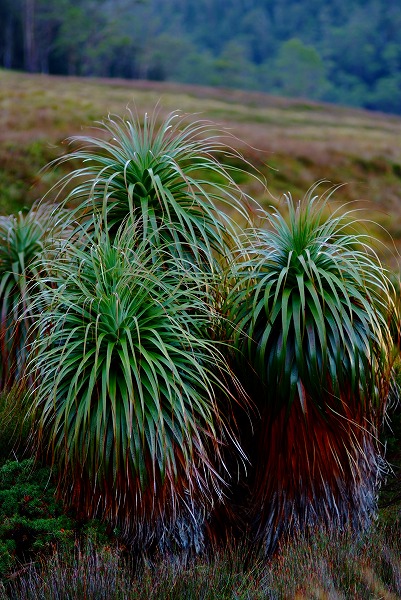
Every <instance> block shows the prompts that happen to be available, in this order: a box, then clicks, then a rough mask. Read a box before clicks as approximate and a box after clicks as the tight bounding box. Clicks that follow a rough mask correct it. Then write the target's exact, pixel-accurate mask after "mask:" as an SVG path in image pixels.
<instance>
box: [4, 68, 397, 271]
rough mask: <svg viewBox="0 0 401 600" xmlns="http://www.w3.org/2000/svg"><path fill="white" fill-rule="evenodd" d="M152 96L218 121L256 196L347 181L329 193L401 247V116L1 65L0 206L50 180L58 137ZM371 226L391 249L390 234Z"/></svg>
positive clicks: (17, 204)
mask: <svg viewBox="0 0 401 600" xmlns="http://www.w3.org/2000/svg"><path fill="white" fill-rule="evenodd" d="M157 103H159V104H160V110H161V114H165V113H167V112H170V111H171V110H182V111H184V112H188V113H198V115H199V116H200V117H201V118H205V119H210V120H212V121H213V122H215V123H216V125H217V126H218V127H223V128H226V129H227V130H228V134H229V135H228V137H227V143H228V144H230V145H232V146H236V147H237V148H239V149H240V150H241V151H242V153H243V154H244V156H245V158H246V159H247V160H249V161H250V163H251V164H253V165H254V166H255V167H257V169H258V170H259V171H260V172H261V174H262V175H263V177H264V178H265V180H266V184H267V189H264V188H263V186H262V185H260V184H258V182H257V181H255V179H253V178H251V177H249V179H248V178H246V177H245V178H243V180H242V181H241V182H240V183H241V185H242V186H243V187H244V188H245V189H246V191H248V192H249V193H251V194H252V195H253V196H254V197H256V198H257V199H258V200H259V201H260V202H261V203H262V204H264V205H268V204H277V203H278V202H280V198H281V197H282V195H283V194H284V193H286V192H288V191H289V192H291V193H292V194H293V196H294V197H295V198H300V197H302V196H303V195H304V194H305V193H306V191H307V190H308V188H310V186H312V185H313V184H314V183H315V182H317V181H319V180H326V182H327V183H325V184H324V185H323V186H322V187H321V191H322V192H323V190H324V189H327V188H328V187H330V184H346V185H345V186H344V187H342V188H341V189H340V190H339V191H337V192H336V194H335V199H336V200H337V201H339V202H340V203H344V202H349V201H358V206H359V207H360V208H361V209H362V213H361V217H368V218H369V219H374V220H375V221H377V222H379V223H380V224H381V225H382V226H384V227H385V228H386V229H387V230H388V231H389V232H390V234H391V236H392V238H393V239H394V242H395V244H396V246H397V248H398V249H400V248H401V202H400V189H401V158H400V152H399V140H400V134H401V118H397V117H394V116H388V115H380V114H377V113H369V112H367V111H361V110H350V109H344V108H341V107H338V106H331V105H323V104H312V103H307V102H303V101H294V100H284V99H282V98H274V97H271V96H267V95H264V94H259V93H247V92H235V91H232V90H221V89H212V88H198V87H195V86H182V85H175V84H160V83H150V82H132V81H123V80H99V79H78V78H76V79H75V78H72V79H71V78H63V77H48V76H43V75H28V74H22V73H15V72H10V71H0V212H1V213H9V212H15V211H17V210H19V209H21V208H22V207H24V206H29V205H30V204H31V203H32V202H33V201H34V200H35V199H36V198H39V197H41V196H42V195H43V194H44V193H45V192H46V191H47V190H48V189H49V187H50V185H51V183H52V182H53V181H54V180H55V177H57V176H58V175H59V173H58V174H57V173H52V172H49V171H46V170H45V171H41V169H42V168H43V167H44V166H45V165H46V164H47V163H48V162H49V161H50V160H52V159H53V158H55V157H56V156H59V155H60V154H62V153H64V152H65V151H66V144H65V143H63V141H64V140H65V138H67V137H68V136H71V135H74V134H78V133H80V131H81V129H82V127H85V126H89V125H92V124H93V123H94V121H96V120H99V119H102V118H103V117H104V116H106V115H107V114H108V113H118V114H123V113H124V111H125V109H126V106H127V105H128V106H130V107H131V108H132V109H134V110H135V109H136V110H137V111H138V112H139V113H140V114H142V113H144V112H145V111H148V112H150V111H152V110H153V109H154V107H155V105H156V104H157ZM376 234H377V235H379V236H381V237H383V240H384V241H385V244H386V249H385V250H383V252H384V254H387V255H388V257H389V258H390V251H387V247H388V248H389V247H390V246H392V243H391V240H390V238H389V237H388V236H386V235H385V234H384V233H380V229H377V230H376ZM394 260H395V259H394V258H391V261H392V262H394Z"/></svg>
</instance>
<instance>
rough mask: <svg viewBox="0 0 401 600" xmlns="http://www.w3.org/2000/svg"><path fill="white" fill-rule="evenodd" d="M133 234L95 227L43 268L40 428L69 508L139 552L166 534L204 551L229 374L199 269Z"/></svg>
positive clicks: (37, 360) (221, 486)
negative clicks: (99, 519) (212, 338)
mask: <svg viewBox="0 0 401 600" xmlns="http://www.w3.org/2000/svg"><path fill="white" fill-rule="evenodd" d="M136 235H137V232H136V231H135V230H133V228H132V226H128V227H127V228H123V229H122V230H119V232H117V234H116V236H115V238H114V240H113V241H111V240H110V238H109V236H108V235H107V234H99V238H98V239H97V240H93V242H92V245H90V246H88V245H85V247H84V249H82V248H79V247H78V246H77V245H74V244H70V245H69V246H66V247H65V248H64V252H63V255H62V256H60V257H58V259H56V260H54V259H53V260H52V261H51V263H50V264H49V265H48V271H49V273H50V274H51V275H50V276H49V279H48V284H49V285H48V289H47V292H43V293H42V295H41V296H40V297H39V299H38V305H37V308H38V311H39V312H40V317H39V324H38V332H37V333H38V334H37V336H36V341H35V342H34V345H33V354H32V356H33V362H32V365H31V367H32V368H33V369H34V370H35V373H36V380H37V387H36V389H35V407H36V415H37V425H36V426H37V428H38V435H39V438H40V440H41V441H42V442H43V445H44V448H46V447H47V450H45V452H47V454H48V457H49V459H50V461H51V462H53V463H56V464H57V466H58V472H59V478H60V480H59V488H60V491H61V492H62V494H63V497H64V499H68V500H69V502H70V504H72V505H75V506H76V507H79V508H80V509H81V510H84V511H85V513H86V514H88V515H92V516H93V515H100V516H106V517H107V519H108V520H109V521H110V522H112V523H115V524H116V525H118V526H120V527H121V528H122V530H123V532H124V534H125V537H126V538H127V539H132V540H134V541H135V543H137V544H140V547H141V548H142V549H145V548H146V547H149V544H151V543H152V542H153V541H155V542H156V543H158V542H160V540H162V538H163V539H165V540H167V542H166V543H172V540H175V542H176V543H177V544H178V546H179V547H181V548H186V547H191V548H192V549H194V548H195V549H199V548H201V547H202V545H203V536H204V521H205V518H206V515H207V514H208V513H210V511H211V510H212V508H213V503H214V502H215V501H217V502H219V501H221V499H222V495H223V493H224V491H225V481H228V480H229V474H228V473H227V472H226V471H225V468H224V460H223V454H224V452H223V449H222V445H223V444H226V443H227V442H228V441H229V442H230V444H235V439H234V435H233V432H232V430H231V427H230V423H229V412H230V410H231V409H230V404H231V401H232V398H231V393H230V391H229V389H228V385H229V381H228V378H229V377H230V373H229V370H228V367H227V366H226V364H225V362H224V360H223V358H222V355H221V354H220V352H219V351H218V349H217V348H216V346H215V345H214V344H212V343H211V342H209V341H208V340H207V329H208V327H210V314H209V312H210V310H209V305H208V303H207V302H206V301H205V297H204V292H202V294H200V291H199V286H198V283H197V282H196V280H195V278H194V275H193V272H192V270H188V271H187V272H186V271H185V269H184V268H183V265H182V264H177V261H176V260H175V259H174V258H173V257H171V258H170V260H166V255H167V254H166V253H167V250H166V249H163V252H160V253H158V252H157V251H156V250H155V249H154V248H152V249H151V250H150V249H149V244H148V243H147V241H145V242H144V241H139V242H135V240H136ZM42 301H43V310H42V305H41V302H42Z"/></svg>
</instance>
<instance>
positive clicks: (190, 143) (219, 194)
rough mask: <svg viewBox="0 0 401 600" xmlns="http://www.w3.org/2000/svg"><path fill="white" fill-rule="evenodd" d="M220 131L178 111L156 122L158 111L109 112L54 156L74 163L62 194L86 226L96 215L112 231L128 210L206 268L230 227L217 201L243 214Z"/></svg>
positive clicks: (147, 232)
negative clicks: (63, 152)
mask: <svg viewBox="0 0 401 600" xmlns="http://www.w3.org/2000/svg"><path fill="white" fill-rule="evenodd" d="M220 138H221V134H220V137H219V135H218V134H217V133H216V131H215V129H214V128H213V127H212V126H211V124H209V123H208V122H205V121H199V120H197V121H194V122H192V121H189V122H188V119H186V118H185V117H183V116H180V114H179V113H177V112H174V113H171V114H170V115H169V116H168V117H167V118H166V119H165V120H164V121H161V123H160V124H159V115H158V111H157V110H156V111H155V112H154V114H153V115H151V116H150V117H149V116H148V115H147V114H145V116H144V120H143V123H142V122H141V121H140V119H139V117H138V116H135V115H134V114H133V113H132V112H131V111H128V118H127V119H124V118H123V117H120V116H109V118H108V119H106V120H105V121H104V122H102V123H100V124H99V127H98V129H97V130H96V129H95V133H94V135H92V136H90V135H88V136H76V137H73V138H71V142H72V143H74V144H78V148H77V149H76V150H73V151H71V153H69V154H67V155H66V156H64V157H62V158H61V159H59V161H57V163H59V162H62V163H64V162H72V164H74V165H75V164H76V163H77V162H78V164H79V166H78V168H77V169H75V170H73V171H72V172H71V173H69V174H68V175H66V176H65V177H64V178H63V179H62V180H61V181H60V182H59V184H58V186H57V187H58V188H59V197H60V198H61V199H62V200H63V202H67V203H68V204H69V205H70V206H72V207H75V211H74V216H75V218H76V220H77V222H78V223H80V224H81V225H82V224H84V227H85V228H86V229H89V230H91V229H92V227H93V225H94V223H95V222H97V220H98V218H99V216H101V217H102V219H103V220H104V226H105V227H106V228H107V230H108V231H109V233H110V234H111V235H113V233H115V231H116V230H117V229H118V227H119V226H120V225H121V223H122V222H124V221H125V220H126V218H127V217H131V219H132V220H133V221H138V222H140V223H141V227H142V234H143V237H144V238H146V237H149V238H150V239H152V240H153V241H154V243H155V244H157V245H165V244H168V245H169V250H170V252H172V253H175V254H177V255H180V256H190V257H192V259H194V260H195V262H197V263H200V264H203V265H208V268H209V269H210V266H211V265H212V264H213V261H212V256H213V253H216V252H217V254H218V255H222V254H224V253H225V249H226V245H227V243H228V240H227V236H228V230H231V231H232V230H233V229H235V227H234V228H233V226H232V221H231V219H230V218H229V217H228V216H227V214H226V212H224V211H223V210H221V207H222V206H225V207H226V208H228V210H229V212H232V211H233V210H235V211H237V214H238V213H239V214H241V215H242V217H243V218H244V219H247V218H248V217H247V214H246V211H245V209H244V206H245V202H244V199H245V195H244V194H243V193H242V192H241V191H240V190H239V188H238V186H236V184H235V182H234V180H233V178H232V176H231V174H230V171H231V170H234V171H238V170H239V169H238V167H224V166H222V164H221V163H220V162H219V160H218V155H221V154H223V153H225V154H229V153H231V154H232V153H234V152H235V151H234V150H228V149H227V147H226V145H224V144H223V143H222V141H221V140H220ZM238 156H239V155H237V154H236V157H238ZM67 192H68V193H67Z"/></svg>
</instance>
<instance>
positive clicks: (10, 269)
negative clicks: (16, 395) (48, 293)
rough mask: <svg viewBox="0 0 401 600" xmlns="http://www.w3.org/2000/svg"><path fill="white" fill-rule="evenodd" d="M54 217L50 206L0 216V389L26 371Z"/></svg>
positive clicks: (19, 378)
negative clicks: (37, 294)
mask: <svg viewBox="0 0 401 600" xmlns="http://www.w3.org/2000/svg"><path fill="white" fill-rule="evenodd" d="M57 227H58V225H57V219H56V218H55V214H54V212H53V208H52V207H51V206H46V205H42V206H34V207H33V208H31V210H30V211H29V212H27V213H23V212H19V213H18V214H17V215H10V216H7V217H6V216H0V389H1V390H7V389H9V388H11V387H12V386H13V385H14V384H17V383H18V382H19V381H20V380H21V378H22V377H23V376H24V374H25V366H26V360H27V353H28V345H29V339H30V336H29V329H30V326H31V325H32V322H33V315H32V302H33V296H34V289H35V287H36V285H37V281H38V280H39V279H40V276H39V274H40V272H41V270H42V258H43V256H44V254H45V252H46V250H47V248H48V247H49V245H51V244H52V242H53V236H54V234H55V233H54V232H55V230H56V229H57Z"/></svg>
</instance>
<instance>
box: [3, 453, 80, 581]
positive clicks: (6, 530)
mask: <svg viewBox="0 0 401 600" xmlns="http://www.w3.org/2000/svg"><path fill="white" fill-rule="evenodd" d="M54 492H55V488H54V485H53V481H52V474H51V472H50V469H49V468H47V467H42V466H40V465H36V466H35V464H34V461H33V459H25V460H22V461H17V460H8V461H6V462H5V463H4V464H3V465H2V466H1V467H0V576H5V575H7V573H9V572H10V570H11V569H13V568H15V567H16V565H17V564H18V562H26V561H28V560H30V559H32V557H34V555H35V553H36V552H39V551H40V552H43V551H47V550H49V549H51V548H52V547H53V546H54V545H55V544H64V543H68V544H71V543H73V539H74V522H73V520H72V519H71V518H69V517H68V516H67V515H66V514H64V512H63V509H62V505H61V504H60V503H59V502H57V501H56V499H55V493H54Z"/></svg>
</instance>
